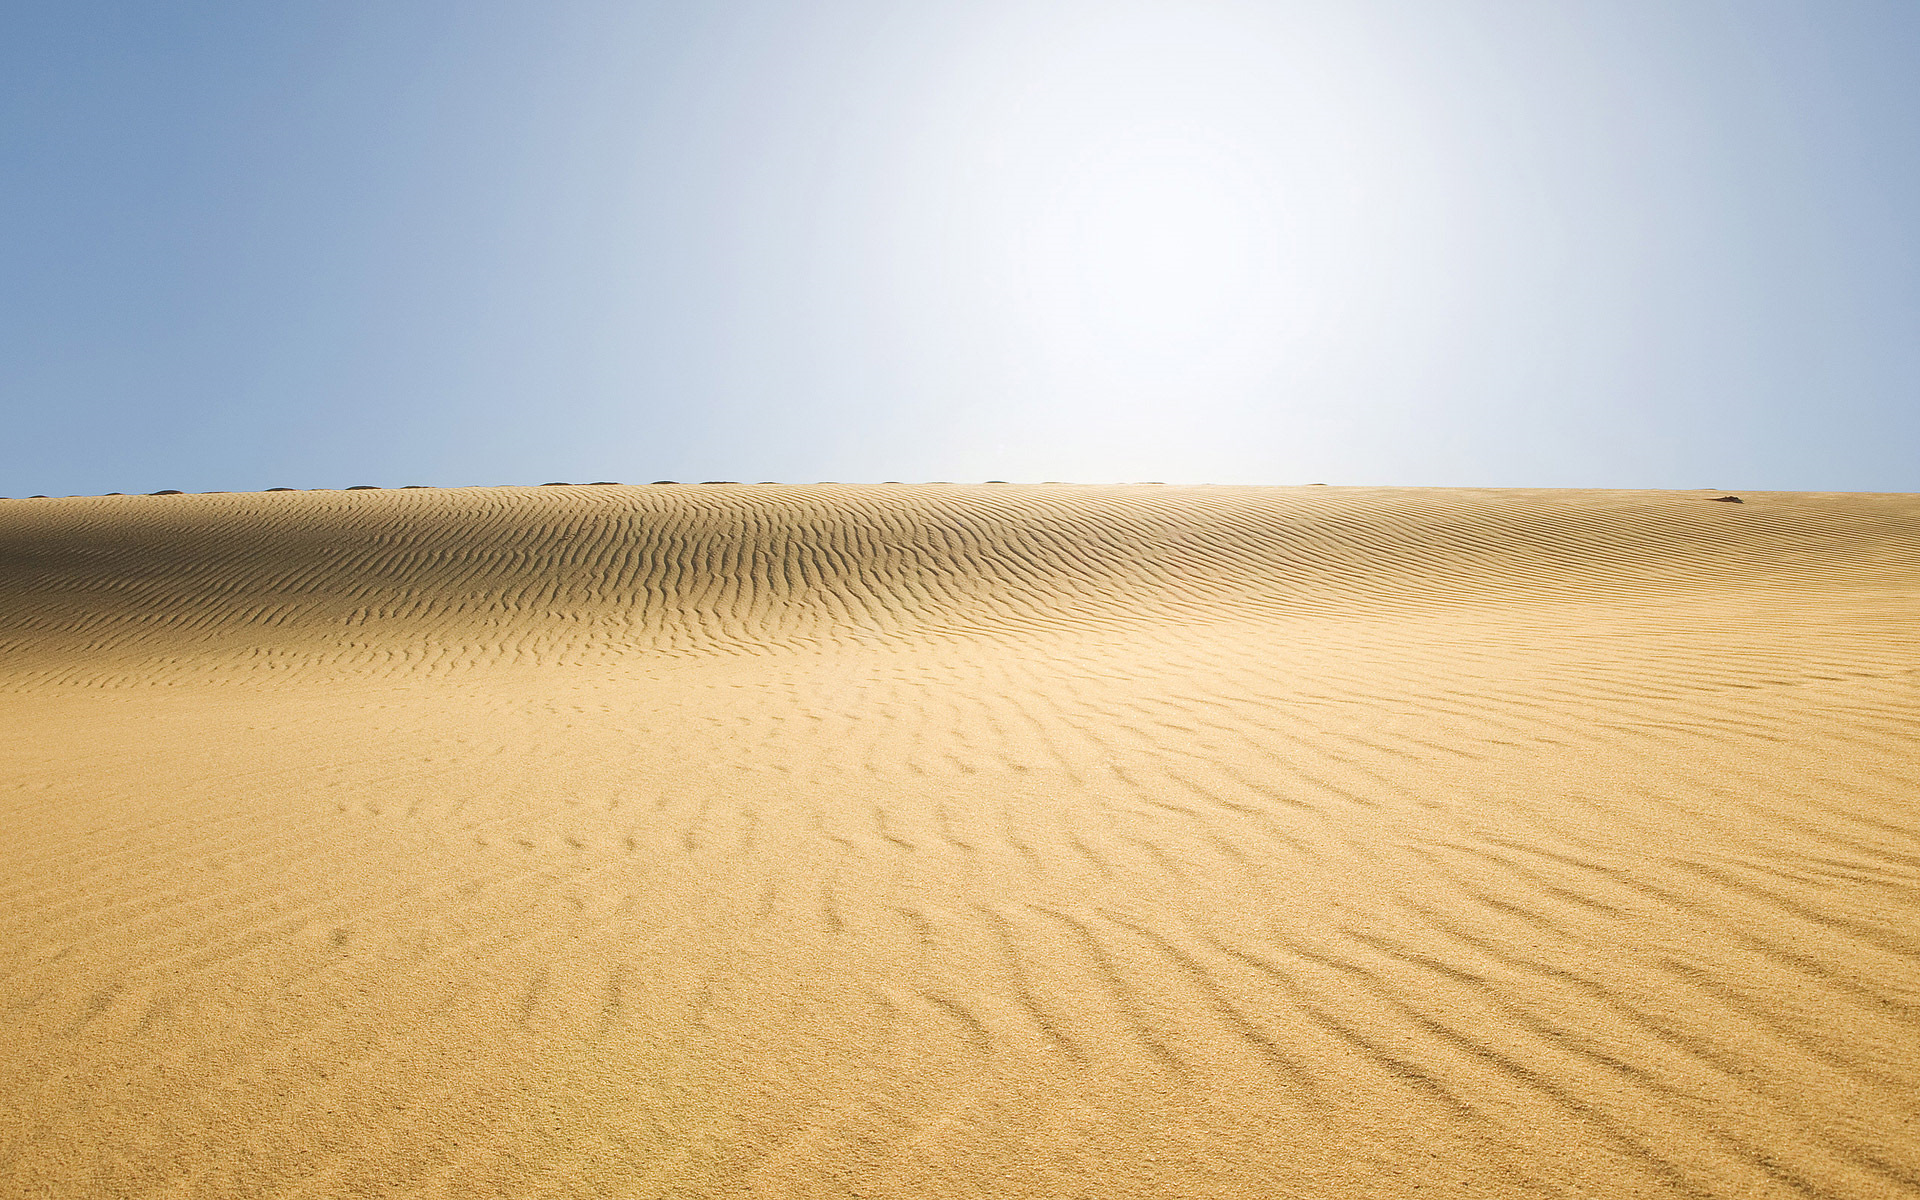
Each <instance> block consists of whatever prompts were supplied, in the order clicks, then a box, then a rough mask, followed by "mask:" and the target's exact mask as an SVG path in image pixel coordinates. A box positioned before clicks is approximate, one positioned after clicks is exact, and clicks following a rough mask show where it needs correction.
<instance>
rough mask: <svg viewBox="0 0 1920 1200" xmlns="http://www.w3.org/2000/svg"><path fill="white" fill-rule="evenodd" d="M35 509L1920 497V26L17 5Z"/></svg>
mask: <svg viewBox="0 0 1920 1200" xmlns="http://www.w3.org/2000/svg"><path fill="white" fill-rule="evenodd" d="M0 421H3V424H0V495H10V496H21V495H26V494H29V493H34V492H46V493H52V494H56V495H59V494H68V493H99V492H107V491H124V492H141V491H152V490H156V489H159V488H181V489H184V490H187V491H201V490H212V489H226V490H251V489H257V488H264V487H269V486H274V485H282V486H292V487H340V486H345V485H349V484H363V483H365V484H378V485H383V486H397V485H401V484H411V483H420V484H449V485H451V484H473V483H481V484H491V483H541V482H547V481H549V480H569V481H579V482H587V481H593V480H601V479H608V480H620V481H625V482H646V481H649V480H653V479H680V480H688V481H697V480H705V479H737V480H746V481H756V480H780V481H785V482H812V481H817V480H843V481H849V482H855V481H868V480H872V481H879V480H905V481H913V480H929V479H943V480H955V481H967V480H981V479H1007V480H1016V481H1020V480H1036V481H1037V480H1084V481H1124V480H1167V481H1174V482H1183V481H1190V482H1220V483H1307V482H1328V483H1388V484H1422V485H1425V484H1460V485H1489V486H1504V485H1546V486H1621V487H1706V486H1712V487H1718V488H1727V489H1737V488H1752V489H1761V488H1793V489H1801V488H1805V489H1848V490H1854V489H1861V490H1899V491H1913V490H1920V4H1917V3H1914V2H1913V0H1884V2H1868V0H1803V2H1796V3H1785V2H1776V0H1724V2H1719V0H1646V2H1640V0H1585V2H1572V0H1569V2H1555V0H1318V2H1311V3H1308V2H1271V3H1256V2H1251V0H1248V2H1215V0H1087V2H1079V0H1059V2H1051V0H1004V2H1003V0H964V2H952V3H948V2H945V0H891V2H881V0H815V2H804V0H788V2H779V3H775V2H764V0H741V2H728V0H700V2H676V3H655V4H648V3H640V2H628V3H601V2H598V0H518V2H501V0H439V2H436V3H421V2H417V0H364V2H363V0H311V2H301V0H275V2H273V3H259V2H258V0H235V2H229V3H221V2H215V0H207V2H203V3H184V2H169V0H135V2H130V3H122V4H109V3H90V2H88V0H47V2H44V3H42V2H38V0H5V2H4V3H0Z"/></svg>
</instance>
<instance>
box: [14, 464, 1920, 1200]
mask: <svg viewBox="0 0 1920 1200" xmlns="http://www.w3.org/2000/svg"><path fill="white" fill-rule="evenodd" d="M1709 495H1710V493H1647V492H1516V491H1439V490H1432V491H1423V490H1369V489H1348V488H1275V489H1254V488H1174V487H1123V488H1095V487H1068V486H1055V487H1015V486H973V487H951V486H933V485H924V486H874V487H841V486H824V485H823V486H818V487H777V486H736V485H711V486H654V487H548V488H497V489H496V488H475V489H454V490H416V491H354V492H309V493H275V494H272V495H207V496H181V495H173V496H139V497H103V498H88V499H68V500H45V499H40V500H16V501H5V502H0V822H3V824H0V829H4V832H5V835H6V836H5V838H4V841H0V931H4V936H0V1013H4V1017H5V1019H4V1022H0V1099H3V1100H4V1103H0V1194H4V1195H20V1196H27V1195H60V1196H89V1195H101V1196H109V1195H111V1196H121V1195H126V1196H145V1195H168V1196H240V1195H287V1196H300V1195H311V1196H337V1195H382V1196H389V1195H391V1196H399V1195H415V1196H473V1195H492V1194H502V1195H618V1196H635V1197H653V1196H841V1195H846V1196H851V1195H861V1196H1085V1197H1118V1196H1170V1195H1181V1196H1397V1195H1416V1194H1418V1195H1457V1196H1535V1195H1543V1194H1545V1195H1556V1194H1557V1195H1568V1196H1729V1197H1736V1196H1737V1197H1775V1196H1778V1197H1891V1196H1905V1195H1920V808H1916V804H1915V798H1916V794H1917V793H1920V750H1916V746H1917V745H1920V741H1916V735H1920V498H1916V497H1912V496H1863V495H1804V494H1764V495H1756V494H1743V496H1742V499H1743V501H1744V503H1742V504H1738V505H1735V504H1730V503H1709V502H1707V497H1708V496H1709Z"/></svg>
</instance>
